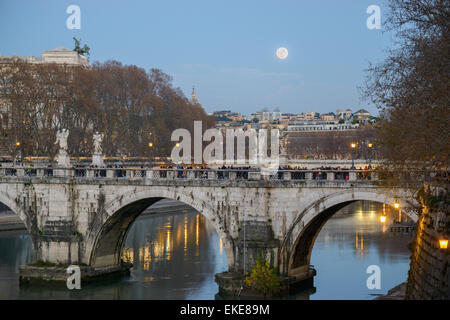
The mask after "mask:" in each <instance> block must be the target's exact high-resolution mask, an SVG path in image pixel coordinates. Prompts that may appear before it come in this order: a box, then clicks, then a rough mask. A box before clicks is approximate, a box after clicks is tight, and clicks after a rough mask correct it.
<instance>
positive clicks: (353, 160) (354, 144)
mask: <svg viewBox="0 0 450 320" xmlns="http://www.w3.org/2000/svg"><path fill="white" fill-rule="evenodd" d="M350 148H352V167H351V168H350V170H355V169H356V168H355V159H354V158H355V157H354V155H353V154H354V151H355V148H356V143H354V142H352V143H350Z"/></svg>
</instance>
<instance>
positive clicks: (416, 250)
mask: <svg viewBox="0 0 450 320" xmlns="http://www.w3.org/2000/svg"><path fill="white" fill-rule="evenodd" d="M447 200H448V199H447ZM449 226H450V213H449V211H448V205H446V203H445V202H444V203H441V205H440V206H438V207H436V206H435V207H434V208H430V207H428V206H426V205H425V206H424V207H423V209H422V214H421V215H420V218H419V221H418V222H417V228H416V235H415V239H414V245H413V252H412V255H411V265H410V269H409V272H408V282H407V285H406V299H408V300H449V299H450V288H449V282H450V255H449V249H448V245H447V247H446V248H443V247H441V244H440V240H444V239H446V240H449V236H450V232H449Z"/></svg>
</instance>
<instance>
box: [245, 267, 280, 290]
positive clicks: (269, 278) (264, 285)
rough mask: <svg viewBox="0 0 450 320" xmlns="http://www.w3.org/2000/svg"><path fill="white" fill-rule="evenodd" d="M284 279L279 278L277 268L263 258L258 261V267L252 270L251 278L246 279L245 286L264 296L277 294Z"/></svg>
mask: <svg viewBox="0 0 450 320" xmlns="http://www.w3.org/2000/svg"><path fill="white" fill-rule="evenodd" d="M281 281H282V279H281V278H280V277H278V276H277V272H276V270H275V268H273V267H271V266H270V264H269V262H268V261H266V260H264V259H263V258H258V259H256V265H255V266H254V267H253V268H252V272H251V273H250V276H247V275H246V277H245V284H246V285H247V286H249V287H251V288H254V289H256V290H257V291H259V292H261V293H262V294H264V297H266V295H267V294H268V293H270V292H272V293H273V292H275V291H276V290H278V289H279V288H280V285H281Z"/></svg>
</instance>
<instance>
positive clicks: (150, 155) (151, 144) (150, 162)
mask: <svg viewBox="0 0 450 320" xmlns="http://www.w3.org/2000/svg"><path fill="white" fill-rule="evenodd" d="M148 147H149V150H150V152H149V162H148V167H149V168H150V169H151V168H152V167H153V163H152V148H153V142H149V143H148Z"/></svg>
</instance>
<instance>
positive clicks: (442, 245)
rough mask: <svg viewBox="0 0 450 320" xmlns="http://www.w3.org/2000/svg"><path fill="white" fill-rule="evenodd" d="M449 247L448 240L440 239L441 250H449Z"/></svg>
mask: <svg viewBox="0 0 450 320" xmlns="http://www.w3.org/2000/svg"><path fill="white" fill-rule="evenodd" d="M447 247H448V240H447V239H439V248H441V249H447Z"/></svg>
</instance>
